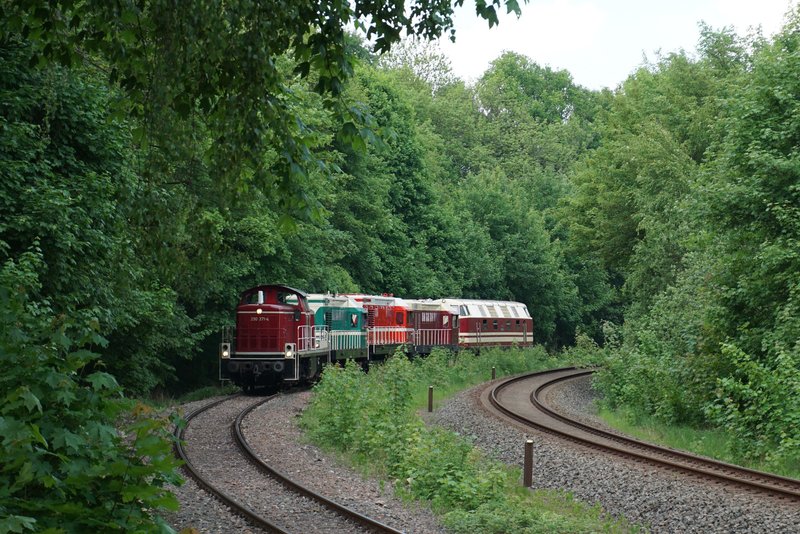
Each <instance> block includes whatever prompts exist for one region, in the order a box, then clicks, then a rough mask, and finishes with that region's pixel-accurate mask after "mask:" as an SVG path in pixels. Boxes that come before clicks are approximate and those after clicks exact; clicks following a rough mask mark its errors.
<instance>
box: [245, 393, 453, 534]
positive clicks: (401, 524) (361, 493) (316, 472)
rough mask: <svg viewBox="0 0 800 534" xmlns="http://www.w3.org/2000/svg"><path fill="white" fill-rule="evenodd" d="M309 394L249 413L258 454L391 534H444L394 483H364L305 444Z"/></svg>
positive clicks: (249, 437) (247, 425)
mask: <svg viewBox="0 0 800 534" xmlns="http://www.w3.org/2000/svg"><path fill="white" fill-rule="evenodd" d="M310 396H311V394H310V393H309V392H301V393H294V394H291V395H283V396H281V397H279V398H277V399H275V400H271V401H269V402H267V403H265V404H264V405H262V406H260V407H259V408H257V409H255V410H254V411H253V412H252V413H250V414H249V415H248V416H247V417H246V418H245V419H244V421H243V422H242V431H243V433H244V435H245V439H247V442H248V443H249V444H250V447H252V448H253V450H254V451H255V452H256V454H257V455H258V456H259V458H261V459H262V460H264V461H265V462H266V463H268V464H269V465H271V466H274V467H275V468H276V469H278V470H279V471H281V472H283V473H284V474H286V475H288V476H289V477H291V478H292V479H294V480H295V481H297V482H299V483H300V484H302V485H303V486H306V487H308V488H310V489H312V490H314V491H315V492H317V493H321V494H322V495H325V496H327V497H328V498H330V499H332V500H334V501H336V502H338V503H339V504H343V505H345V506H347V507H348V508H350V509H352V510H355V511H356V512H359V513H361V514H363V515H366V516H368V517H371V518H372V519H375V520H377V521H380V522H381V523H383V524H385V525H388V526H390V527H392V528H395V529H398V530H402V531H403V532H408V533H416V532H420V533H440V532H441V533H443V532H446V531H445V530H444V528H443V527H441V525H440V524H439V522H438V520H437V519H436V516H435V515H434V514H433V513H432V512H431V511H430V510H429V509H428V508H426V507H424V506H421V505H418V504H415V503H409V502H404V501H401V500H400V499H398V498H397V497H395V496H394V488H393V486H392V484H391V483H383V484H382V483H381V482H380V481H379V480H376V479H372V478H368V477H364V476H361V475H359V474H358V473H355V472H353V470H352V469H350V468H348V467H345V466H343V465H342V464H341V463H340V462H337V461H336V459H335V458H332V457H330V456H329V455H327V454H325V453H324V452H323V451H321V450H320V449H319V448H318V447H315V446H313V445H310V444H308V443H306V442H305V440H304V439H303V432H302V431H301V429H300V428H299V427H298V425H297V420H298V418H299V417H300V414H301V413H302V411H303V409H304V408H305V406H306V404H307V403H308V400H309V399H310Z"/></svg>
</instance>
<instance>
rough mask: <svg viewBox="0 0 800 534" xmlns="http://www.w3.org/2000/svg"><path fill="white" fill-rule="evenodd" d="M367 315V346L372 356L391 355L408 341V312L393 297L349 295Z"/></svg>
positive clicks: (401, 302)
mask: <svg viewBox="0 0 800 534" xmlns="http://www.w3.org/2000/svg"><path fill="white" fill-rule="evenodd" d="M350 296H351V297H353V298H354V299H355V301H356V302H358V303H360V304H361V305H362V306H363V307H364V312H365V313H366V314H367V344H368V345H369V347H370V354H372V355H378V356H380V355H386V354H391V353H392V352H394V350H395V349H396V348H397V346H399V345H404V344H406V343H408V342H409V341H410V336H411V332H412V329H411V328H410V327H409V325H408V310H407V309H406V307H405V306H404V305H403V299H400V298H397V297H394V296H393V295H360V294H359V295H350Z"/></svg>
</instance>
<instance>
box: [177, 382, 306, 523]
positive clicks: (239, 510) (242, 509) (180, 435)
mask: <svg viewBox="0 0 800 534" xmlns="http://www.w3.org/2000/svg"><path fill="white" fill-rule="evenodd" d="M240 395H241V394H240V393H237V394H236V395H232V396H230V397H225V398H222V399H219V400H217V401H214V402H211V403H208V404H206V405H205V406H202V407H200V408H198V409H197V410H194V411H193V412H191V413H190V414H189V415H187V416H186V417H185V418H184V421H185V422H186V424H185V425H183V426H181V425H178V426H176V427H175V432H174V434H175V438H176V440H175V452H176V453H177V454H178V456H179V457H180V459H181V460H183V462H184V465H183V468H184V470H185V471H186V473H187V474H188V475H189V476H190V477H191V478H192V479H194V480H195V482H197V484H198V485H199V486H200V487H202V488H203V489H205V490H206V491H207V492H208V493H210V494H211V495H213V496H214V497H216V498H217V499H218V500H220V501H222V502H223V503H224V504H225V505H227V506H228V507H229V508H230V509H231V510H232V511H233V513H235V514H237V515H239V516H242V517H244V518H245V519H246V520H247V521H249V522H250V523H251V524H252V525H253V526H255V527H258V528H261V529H263V530H266V531H268V532H277V533H278V534H291V533H290V531H288V530H286V529H285V528H284V527H282V526H279V525H277V524H275V523H273V522H272V521H270V520H269V519H267V518H265V517H262V516H260V515H259V514H258V513H256V512H254V511H253V510H252V509H250V508H248V507H247V506H245V505H244V504H242V503H240V502H239V501H237V500H236V499H234V498H233V497H231V496H230V495H228V494H227V493H225V492H224V491H222V490H220V489H218V488H217V487H216V486H214V484H212V483H211V482H210V481H209V480H208V479H206V478H205V477H204V476H203V475H201V474H200V472H199V471H198V470H197V469H196V468H195V466H194V465H193V464H192V462H191V461H189V457H188V456H187V454H186V450H185V449H184V447H183V445H184V443H185V441H184V434H185V432H186V429H187V428H189V422H190V421H191V420H192V419H194V418H195V417H197V416H198V415H200V414H201V413H203V412H205V411H206V410H209V409H211V408H214V407H215V406H219V405H220V404H222V403H223V402H225V401H227V400H230V399H231V398H234V397H238V396H240Z"/></svg>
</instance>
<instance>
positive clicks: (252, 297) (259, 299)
mask: <svg viewBox="0 0 800 534" xmlns="http://www.w3.org/2000/svg"><path fill="white" fill-rule="evenodd" d="M242 301H243V303H244V304H264V292H263V291H253V292H252V293H249V294H247V295H245V296H244V298H243V299H242Z"/></svg>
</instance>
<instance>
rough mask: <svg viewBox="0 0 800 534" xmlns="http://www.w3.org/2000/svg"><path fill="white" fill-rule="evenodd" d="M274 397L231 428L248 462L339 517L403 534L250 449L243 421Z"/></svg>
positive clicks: (253, 407) (247, 409)
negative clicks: (267, 460) (328, 495)
mask: <svg viewBox="0 0 800 534" xmlns="http://www.w3.org/2000/svg"><path fill="white" fill-rule="evenodd" d="M272 398H273V397H269V398H267V399H265V400H263V401H261V402H257V403H255V404H253V405H252V406H248V407H247V408H245V409H244V410H242V412H241V413H240V414H239V416H238V417H237V418H236V421H234V423H233V425H232V426H231V430H232V432H233V435H234V439H235V440H236V443H237V444H238V445H239V448H240V449H241V450H242V452H243V453H244V454H245V456H247V458H248V460H250V462H251V463H252V464H253V465H255V466H256V467H257V468H258V469H260V470H261V471H262V472H263V473H265V474H267V475H268V476H270V477H273V478H275V479H276V480H278V481H279V482H281V483H282V484H284V485H285V486H287V487H289V488H290V489H292V490H294V491H296V492H297V493H300V494H301V495H304V496H306V497H308V498H310V499H313V500H314V501H316V502H318V503H320V504H321V505H322V506H324V507H326V508H328V509H330V510H333V511H334V512H336V513H338V514H339V515H342V516H345V517H347V518H349V519H352V520H354V521H356V522H358V523H360V524H362V525H364V526H365V527H367V528H369V529H372V530H374V531H375V532H382V533H383V532H386V533H391V534H402V531H400V530H396V529H394V528H392V527H390V526H388V525H385V524H383V523H381V522H379V521H377V520H375V519H372V518H371V517H368V516H366V515H363V514H361V513H359V512H356V511H355V510H353V509H351V508H348V507H347V506H345V505H343V504H340V503H338V502H336V501H334V500H332V499H329V498H327V497H325V496H324V495H322V494H320V493H317V492H315V491H314V490H312V489H310V488H308V487H306V486H304V485H302V484H300V483H299V482H297V481H296V480H294V479H292V478H291V477H289V476H288V475H286V474H285V473H283V472H281V471H279V470H278V469H275V468H274V467H272V466H271V465H269V464H268V463H266V462H265V461H264V460H262V459H261V458H260V457H259V456H258V454H256V452H255V451H254V450H253V449H252V447H250V444H249V443H248V442H247V439H246V438H245V436H244V432H243V431H242V421H243V420H244V418H245V417H247V415H248V414H250V412H252V411H253V410H255V409H256V408H258V407H259V406H261V405H263V404H265V403H267V402H269V401H270V400H272Z"/></svg>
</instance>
